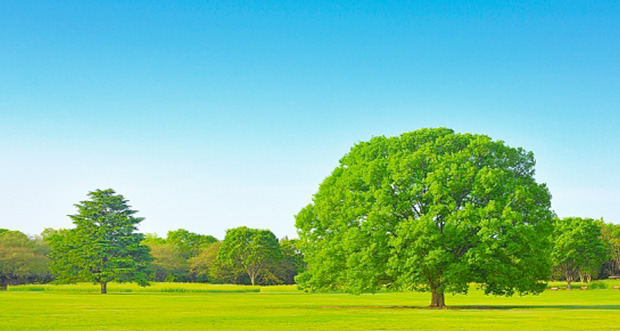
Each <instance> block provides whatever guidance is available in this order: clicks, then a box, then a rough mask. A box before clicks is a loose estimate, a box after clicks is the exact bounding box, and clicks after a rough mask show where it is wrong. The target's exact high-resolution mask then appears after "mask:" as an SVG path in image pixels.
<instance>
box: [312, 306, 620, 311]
mask: <svg viewBox="0 0 620 331" xmlns="http://www.w3.org/2000/svg"><path fill="white" fill-rule="evenodd" d="M321 308H323V309H428V310H512V309H591V310H596V309H613V310H620V305H471V306H469V305H467V306H465V305H463V306H448V307H444V308H431V307H428V306H322V307H321Z"/></svg>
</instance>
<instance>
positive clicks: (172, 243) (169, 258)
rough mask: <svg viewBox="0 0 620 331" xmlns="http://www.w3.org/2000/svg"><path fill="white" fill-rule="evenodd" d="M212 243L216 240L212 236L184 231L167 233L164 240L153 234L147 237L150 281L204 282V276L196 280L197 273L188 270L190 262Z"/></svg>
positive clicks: (145, 241)
mask: <svg viewBox="0 0 620 331" xmlns="http://www.w3.org/2000/svg"><path fill="white" fill-rule="evenodd" d="M214 242H217V239H215V237H213V236H209V235H201V234H197V233H193V232H189V231H187V230H185V229H178V230H175V231H168V236H167V237H166V239H163V238H159V237H157V235H153V234H150V235H147V237H146V239H145V240H144V244H145V245H147V246H148V247H149V248H150V249H151V255H152V256H153V272H152V275H151V279H153V280H155V281H181V282H188V281H191V282H195V281H204V280H205V279H206V278H205V277H204V276H200V277H202V278H201V279H196V276H197V273H195V272H193V271H192V270H190V269H191V266H190V260H192V259H194V258H195V257H196V256H197V255H199V254H200V253H201V252H202V250H204V249H205V248H206V247H208V246H209V245H210V244H212V243H214Z"/></svg>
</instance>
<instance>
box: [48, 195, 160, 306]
mask: <svg viewBox="0 0 620 331" xmlns="http://www.w3.org/2000/svg"><path fill="white" fill-rule="evenodd" d="M88 196H89V197H90V200H86V201H82V202H80V203H78V204H76V205H75V206H76V207H77V209H78V213H77V214H75V215H69V217H70V218H71V219H72V220H73V223H74V224H75V228H74V229H71V230H66V231H59V232H57V233H55V234H52V235H51V236H50V246H51V249H52V251H51V253H50V255H51V257H52V258H53V262H52V264H51V267H52V271H53V272H54V273H55V274H56V275H57V276H58V278H57V279H58V280H59V281H63V282H76V281H92V282H95V283H100V284H101V293H102V294H104V293H106V292H107V288H106V286H107V283H108V282H111V281H118V282H126V281H134V282H137V283H138V284H140V285H146V284H147V281H146V277H147V268H148V264H149V262H150V260H151V256H150V255H149V249H148V247H146V246H144V245H142V244H141V242H142V240H143V237H144V235H143V234H141V233H137V232H136V230H137V225H138V224H139V223H140V222H141V221H142V220H143V218H141V217H135V216H133V215H134V214H135V213H136V212H137V211H135V210H132V209H130V206H129V205H128V204H127V203H128V201H127V200H125V198H124V197H123V196H122V195H120V194H116V192H114V190H112V189H107V190H96V191H93V192H90V193H89V194H88Z"/></svg>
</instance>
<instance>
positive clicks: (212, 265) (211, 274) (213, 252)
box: [189, 241, 222, 282]
mask: <svg viewBox="0 0 620 331" xmlns="http://www.w3.org/2000/svg"><path fill="white" fill-rule="evenodd" d="M221 246H222V243H221V242H219V241H218V242H214V243H211V244H209V246H207V247H205V248H203V249H202V251H201V252H200V254H198V255H196V256H194V257H193V258H191V259H190V260H189V268H190V272H191V273H192V275H193V278H194V279H196V280H198V281H201V282H208V281H212V280H214V279H215V278H217V277H218V271H219V270H217V269H218V268H219V267H220V266H219V265H218V261H217V254H218V252H219V251H220V247H221Z"/></svg>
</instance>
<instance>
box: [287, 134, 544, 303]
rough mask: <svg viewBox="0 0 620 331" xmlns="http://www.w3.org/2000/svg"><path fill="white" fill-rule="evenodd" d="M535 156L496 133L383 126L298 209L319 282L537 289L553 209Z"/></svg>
mask: <svg viewBox="0 0 620 331" xmlns="http://www.w3.org/2000/svg"><path fill="white" fill-rule="evenodd" d="M534 164H535V161H534V157H533V155H532V153H528V152H526V151H524V150H523V149H521V148H510V147H508V146H506V145H504V144H503V142H501V141H493V140H491V139H490V138H489V137H487V136H483V135H471V134H455V133H454V132H453V131H452V130H449V129H423V130H419V131H415V132H411V133H406V134H403V135H401V136H399V137H393V138H385V137H375V138H373V139H372V140H371V141H369V142H362V143H359V144H357V145H355V146H354V147H353V148H352V149H351V151H350V152H349V153H348V154H347V155H345V156H344V157H343V158H342V159H341V160H340V165H339V166H338V167H337V168H336V169H334V171H333V172H332V174H331V176H329V177H327V178H326V179H325V180H324V181H323V183H322V184H321V185H320V187H319V191H318V192H317V193H316V194H315V195H314V198H313V203H312V204H310V205H309V206H307V207H306V208H304V209H303V210H302V211H300V213H299V214H298V215H297V216H296V226H297V228H298V233H299V236H300V247H301V248H302V251H303V252H304V255H305V257H306V261H307V263H308V266H309V267H308V271H307V272H305V273H304V274H302V275H300V276H299V277H298V280H299V281H300V282H301V284H303V285H304V286H306V287H308V288H310V289H315V290H316V289H323V288H328V289H346V290H349V291H352V292H356V293H359V292H364V291H370V292H372V291H377V290H379V289H381V288H383V287H385V286H387V287H394V288H408V289H415V290H422V291H432V292H433V294H434V295H433V299H434V301H433V303H432V305H437V306H443V293H444V292H446V291H448V292H456V293H465V292H467V289H468V283H469V282H476V283H479V284H481V286H482V287H483V288H484V290H485V292H486V293H492V294H499V295H511V294H513V293H514V292H519V293H538V292H540V291H542V290H543V289H544V284H543V283H542V282H541V280H545V279H548V278H549V276H550V269H551V265H550V260H549V252H550V249H551V242H550V236H549V235H550V231H551V229H552V227H551V220H552V218H553V213H552V212H551V211H550V194H549V191H548V190H547V188H546V186H545V185H541V184H537V183H536V181H535V180H534Z"/></svg>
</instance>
